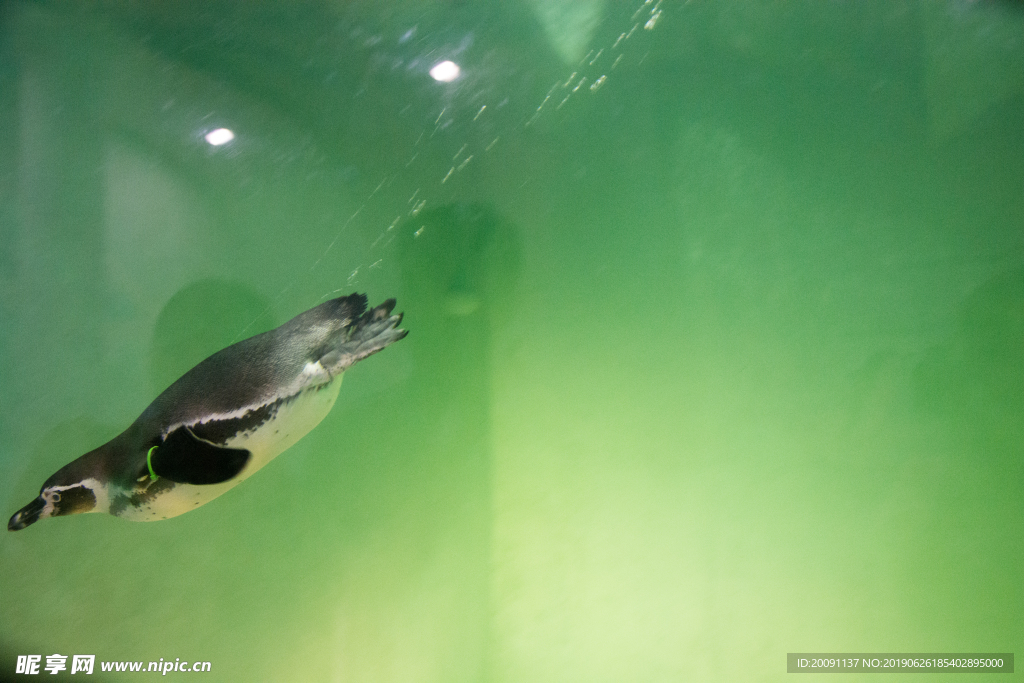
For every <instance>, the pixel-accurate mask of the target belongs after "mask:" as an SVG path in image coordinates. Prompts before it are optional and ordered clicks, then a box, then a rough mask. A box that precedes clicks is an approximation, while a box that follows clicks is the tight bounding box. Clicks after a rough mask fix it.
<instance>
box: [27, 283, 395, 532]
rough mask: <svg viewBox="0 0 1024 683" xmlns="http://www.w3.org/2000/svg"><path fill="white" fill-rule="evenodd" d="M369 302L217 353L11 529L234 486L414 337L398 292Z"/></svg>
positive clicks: (155, 513) (125, 510) (319, 314)
mask: <svg viewBox="0 0 1024 683" xmlns="http://www.w3.org/2000/svg"><path fill="white" fill-rule="evenodd" d="M366 306H367V298H366V295H365V294H351V295H349V296H343V297H339V298H337V299H332V300H330V301H326V302H324V303H322V304H320V305H319V306H317V307H315V308H311V309H310V310H308V311H306V312H305V313H300V314H299V315H298V316H296V317H294V318H292V319H291V320H289V321H288V322H286V323H285V324H283V325H281V326H280V327H277V328H275V329H273V330H270V331H269V332H264V333H263V334H258V335H256V336H255V337H250V338H249V339H245V340H243V341H240V342H238V343H237V344H233V345H231V346H229V347H227V348H225V349H222V350H220V351H218V352H217V353H215V354H213V355H212V356H210V357H209V358H207V359H206V360H204V361H202V362H201V363H199V364H198V365H196V366H195V367H194V368H192V369H191V370H189V371H188V372H186V373H185V374H184V375H182V376H181V378H180V379H178V380H177V381H176V382H174V384H172V385H171V386H169V387H168V388H167V389H166V390H165V391H164V392H163V393H162V394H160V395H159V396H158V397H157V398H156V400H154V401H153V403H151V404H150V405H149V407H148V408H146V409H145V410H144V411H142V414H141V415H139V417H138V419H136V420H135V422H133V423H132V425H131V426H130V427H128V429H126V430H125V431H124V432H122V433H121V434H120V435H118V436H116V437H114V438H113V439H111V440H110V441H109V442H107V443H105V444H104V445H102V446H100V447H99V448H97V449H95V450H92V451H89V452H88V453H86V454H85V455H83V456H81V457H80V458H78V459H77V460H74V461H72V462H70V463H68V464H67V465H65V466H64V467H62V468H60V469H59V470H57V471H56V472H55V473H54V474H53V476H51V477H50V478H49V479H47V480H46V481H45V482H44V483H43V486H42V488H41V489H40V491H39V495H38V496H37V497H36V498H35V500H33V501H32V502H31V503H29V504H28V505H26V506H25V507H23V508H21V509H20V510H18V511H17V512H16V513H14V515H13V516H12V517H11V519H10V521H9V522H8V523H7V528H8V530H10V531H18V530H20V529H24V528H25V527H27V526H29V525H30V524H34V523H36V522H38V521H39V520H40V519H44V518H46V517H59V516H63V515H73V514H78V513H84V512H107V513H109V514H111V515H114V516H116V517H121V518H123V519H128V520H133V521H153V520H161V519H168V518H171V517H176V516H178V515H180V514H183V513H185V512H188V511H190V510H194V509H195V508H197V507H200V506H201V505H205V504H206V503H208V502H210V501H211V500H213V499H214V498H216V497H217V496H219V495H221V494H222V493H224V492H226V491H228V490H229V489H231V488H234V487H235V486H237V485H238V484H239V483H241V482H242V481H243V480H245V479H247V478H248V477H250V476H251V475H252V474H253V473H255V472H256V471H257V470H259V469H260V468H261V467H263V466H264V465H266V464H267V463H268V462H270V461H271V460H273V459H274V458H275V457H277V456H278V455H280V454H281V453H282V452H283V451H285V450H287V449H288V448H289V447H291V446H292V445H294V444H295V442H297V441H298V440H299V439H301V438H302V437H303V436H305V435H306V434H308V433H309V432H310V431H311V430H312V429H313V428H314V427H316V426H317V425H318V424H319V423H320V421H321V420H323V419H324V417H326V416H327V413H329V412H330V410H331V407H332V406H333V405H334V401H335V399H336V398H337V397H338V390H339V389H340V388H341V379H342V375H343V373H344V372H345V370H347V369H348V368H349V367H351V366H352V365H353V364H355V363H356V362H357V361H360V360H362V359H363V358H366V357H367V356H369V355H371V354H374V353H377V352H378V351H380V350H382V349H384V348H385V347H386V346H388V345H389V344H393V343H394V342H396V341H398V340H400V339H402V338H403V337H405V335H406V334H407V332H408V331H407V330H405V329H401V328H399V327H398V325H399V324H400V323H401V322H402V314H397V315H392V314H391V311H392V310H393V309H394V307H395V300H394V299H388V300H387V301H385V302H384V303H382V304H381V305H379V306H377V307H376V308H373V309H371V310H366Z"/></svg>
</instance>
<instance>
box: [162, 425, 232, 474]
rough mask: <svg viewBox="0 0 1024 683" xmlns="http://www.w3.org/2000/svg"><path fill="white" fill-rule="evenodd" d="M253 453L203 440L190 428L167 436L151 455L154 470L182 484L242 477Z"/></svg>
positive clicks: (180, 428)
mask: <svg viewBox="0 0 1024 683" xmlns="http://www.w3.org/2000/svg"><path fill="white" fill-rule="evenodd" d="M251 457H252V453H251V452H250V451H248V450H245V449H244V448H227V447H225V446H217V445H216V444H212V443H210V442H209V441H203V440H202V439H200V438H199V437H197V436H196V435H195V434H193V433H192V430H191V429H189V428H188V427H185V426H181V427H179V428H178V429H175V430H174V431H173V432H171V433H170V434H168V435H167V438H165V439H164V442H163V443H161V444H158V445H157V447H156V448H155V449H154V450H153V452H152V455H151V456H150V465H151V466H152V469H153V473H154V474H156V475H157V476H158V477H164V478H165V479H168V480H170V481H173V482H175V483H178V484H195V485H198V486H201V485H204V484H220V483H222V482H225V481H228V480H229V479H233V478H234V477H236V476H238V473H239V472H241V471H242V469H243V468H244V467H245V466H246V464H247V463H248V462H249V458H251Z"/></svg>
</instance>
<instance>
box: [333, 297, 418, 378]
mask: <svg viewBox="0 0 1024 683" xmlns="http://www.w3.org/2000/svg"><path fill="white" fill-rule="evenodd" d="M394 308H395V300H394V299H388V300H387V301H385V302H384V303H382V304H381V305H379V306H377V307H375V308H371V309H370V310H368V311H366V312H365V313H363V314H362V315H360V316H359V317H358V318H356V319H355V320H354V321H353V322H352V323H351V324H350V325H348V326H347V327H346V328H345V331H344V333H343V334H342V335H341V337H340V338H339V343H338V344H337V346H335V348H333V349H331V350H330V351H329V352H328V353H327V354H326V355H325V356H324V357H323V358H322V359H321V361H320V362H321V363H322V364H323V366H324V367H326V368H327V369H328V370H329V371H330V372H331V374H337V373H339V372H344V371H345V370H346V369H348V368H349V367H351V366H352V365H354V364H355V363H356V362H357V361H361V360H362V359H364V358H366V357H367V356H372V355H373V354H375V353H377V352H378V351H380V350H381V349H383V348H385V347H386V346H389V345H390V344H394V343H395V342H396V341H398V340H399V339H402V338H403V337H404V336H405V335H407V334H408V333H409V331H408V330H403V329H401V328H400V327H398V325H399V324H400V323H401V322H402V314H401V313H398V314H396V315H391V311H392V310H394Z"/></svg>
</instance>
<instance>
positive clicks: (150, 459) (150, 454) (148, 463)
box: [146, 446, 160, 481]
mask: <svg viewBox="0 0 1024 683" xmlns="http://www.w3.org/2000/svg"><path fill="white" fill-rule="evenodd" d="M155 450H156V446H153V447H152V448H150V449H149V452H148V453H146V466H147V467H149V478H150V480H151V481H156V480H157V479H159V478H160V477H158V476H156V472H154V471H153V451H155Z"/></svg>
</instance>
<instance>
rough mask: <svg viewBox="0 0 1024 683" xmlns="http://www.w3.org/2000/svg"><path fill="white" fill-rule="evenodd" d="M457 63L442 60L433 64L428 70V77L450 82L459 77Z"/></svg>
mask: <svg viewBox="0 0 1024 683" xmlns="http://www.w3.org/2000/svg"><path fill="white" fill-rule="evenodd" d="M459 71H461V69H459V65H458V64H456V63H455V62H452V61H449V60H447V59H446V60H444V61H443V62H439V63H437V64H435V65H434V67H433V68H432V69H431V70H430V77H431V78H433V79H434V80H435V81H440V82H442V83H451V82H452V81H454V80H455V79H456V78H458V77H459Z"/></svg>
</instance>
